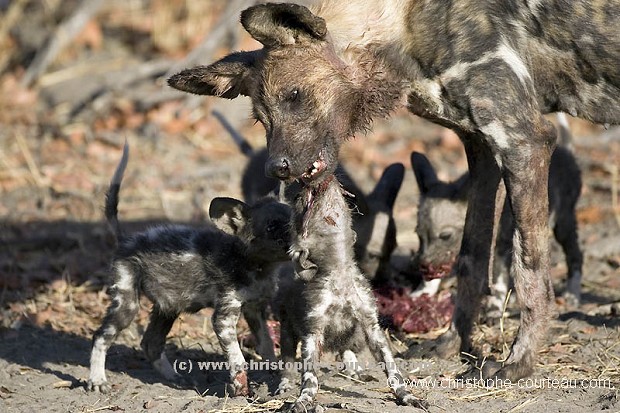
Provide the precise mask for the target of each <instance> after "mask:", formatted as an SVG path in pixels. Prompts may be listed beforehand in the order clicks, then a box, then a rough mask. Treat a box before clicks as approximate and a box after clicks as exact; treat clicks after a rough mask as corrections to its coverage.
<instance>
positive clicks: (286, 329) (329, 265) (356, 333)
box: [275, 175, 423, 412]
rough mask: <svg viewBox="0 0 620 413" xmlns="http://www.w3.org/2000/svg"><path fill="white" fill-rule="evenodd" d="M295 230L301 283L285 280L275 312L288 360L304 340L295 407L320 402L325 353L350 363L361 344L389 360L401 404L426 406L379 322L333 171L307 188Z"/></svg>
mask: <svg viewBox="0 0 620 413" xmlns="http://www.w3.org/2000/svg"><path fill="white" fill-rule="evenodd" d="M289 187H290V186H289ZM291 231H292V233H293V240H292V246H291V256H292V260H293V266H294V267H295V276H296V278H297V280H293V281H292V285H291V284H288V285H287V284H285V283H282V284H281V285H280V289H279V291H278V296H279V297H278V298H279V299H276V303H277V305H276V309H275V310H276V312H277V313H279V317H280V319H281V322H282V324H281V326H282V329H281V352H282V359H283V361H285V362H290V361H293V360H294V358H295V351H296V348H297V344H298V342H299V341H300V340H301V346H302V347H301V348H302V358H303V376H302V380H301V394H300V396H299V397H298V398H297V401H296V403H295V405H294V406H293V410H294V411H299V412H304V411H306V409H307V408H308V407H310V405H311V404H312V403H313V402H314V400H315V397H316V394H317V392H318V389H319V383H318V379H317V376H316V368H317V365H316V364H317V362H318V360H319V356H320V354H321V352H322V351H331V352H338V353H340V354H343V356H344V358H345V361H349V360H347V357H346V356H347V354H348V355H349V356H351V355H352V354H353V353H352V350H353V351H357V350H359V349H360V347H361V346H362V345H364V342H365V343H366V344H367V345H368V347H369V349H370V351H371V352H372V354H373V356H374V358H375V359H376V360H377V361H380V362H382V363H383V364H384V365H385V369H386V374H387V376H388V384H389V386H390V387H391V389H392V391H393V392H394V394H395V395H396V398H397V400H398V402H399V403H403V404H409V405H417V406H422V405H423V402H421V401H420V400H419V399H417V398H415V397H414V396H413V395H412V394H410V393H409V392H408V391H407V389H406V386H405V383H404V380H403V377H402V375H401V373H400V371H399V369H398V367H397V366H396V364H395V361H394V358H393V356H392V352H391V351H390V348H389V346H388V343H387V340H386V338H385V335H384V333H383V331H382V330H381V328H380V327H379V322H378V316H377V306H376V302H375V297H374V296H373V294H372V291H371V289H370V284H369V282H368V279H367V278H366V277H365V276H364V275H363V274H362V272H361V271H360V269H359V268H358V266H357V264H356V262H355V258H354V252H353V245H354V243H355V232H354V231H353V229H352V227H351V211H350V210H349V207H348V205H347V203H346V201H345V199H344V196H343V189H342V188H341V186H340V184H339V183H338V181H337V180H336V178H334V176H333V175H330V176H328V177H327V178H325V179H324V180H321V182H312V184H306V185H304V187H303V188H302V189H301V191H300V192H299V193H298V195H297V197H296V201H295V202H294V206H293V225H292V226H291ZM289 281H290V280H289ZM353 357H354V356H353ZM291 364H292V363H286V364H285V365H291ZM291 373H292V372H291V371H288V372H285V375H284V377H283V379H282V382H281V383H280V390H281V391H285V390H287V388H288V387H289V386H290V379H289V377H290V374H291Z"/></svg>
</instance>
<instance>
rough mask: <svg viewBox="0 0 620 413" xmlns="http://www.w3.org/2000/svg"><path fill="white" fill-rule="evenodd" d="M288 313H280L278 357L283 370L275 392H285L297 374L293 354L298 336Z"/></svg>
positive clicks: (297, 342) (290, 386)
mask: <svg viewBox="0 0 620 413" xmlns="http://www.w3.org/2000/svg"><path fill="white" fill-rule="evenodd" d="M288 317H290V315H287V314H286V313H282V314H281V315H280V358H281V359H282V363H283V364H284V370H283V371H282V372H281V374H282V379H281V380H280V384H279V385H278V390H277V393H278V394H280V393H286V392H287V391H289V390H291V389H292V388H293V382H294V380H295V376H296V375H297V373H298V372H297V369H296V368H295V355H296V354H297V344H299V337H297V335H296V334H295V331H294V329H293V327H292V326H291V325H290V324H289V323H290V320H288Z"/></svg>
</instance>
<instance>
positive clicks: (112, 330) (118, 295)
mask: <svg viewBox="0 0 620 413" xmlns="http://www.w3.org/2000/svg"><path fill="white" fill-rule="evenodd" d="M115 270H116V272H117V274H116V279H117V280H121V281H119V282H117V283H116V284H115V285H114V286H112V288H111V290H110V291H111V294H112V304H111V305H110V307H108V310H107V314H106V316H105V318H104V320H103V324H102V325H101V327H99V329H98V330H97V331H96V332H95V335H94V336H93V345H92V351H91V355H90V375H89V378H88V384H87V386H86V387H87V390H90V391H95V392H102V393H106V392H107V391H109V390H110V387H109V385H108V383H107V379H106V375H105V359H106V353H107V351H108V349H109V348H110V346H111V345H112V343H113V342H114V340H115V339H116V337H117V336H118V334H119V333H120V332H121V331H122V330H123V329H125V328H127V326H128V325H129V324H130V323H131V321H132V320H133V319H134V317H135V316H136V314H137V313H138V308H139V306H138V293H137V291H136V289H135V288H134V285H135V283H134V282H133V280H134V274H133V273H132V272H130V270H129V268H128V266H125V265H123V264H120V263H119V264H117V265H116V268H115Z"/></svg>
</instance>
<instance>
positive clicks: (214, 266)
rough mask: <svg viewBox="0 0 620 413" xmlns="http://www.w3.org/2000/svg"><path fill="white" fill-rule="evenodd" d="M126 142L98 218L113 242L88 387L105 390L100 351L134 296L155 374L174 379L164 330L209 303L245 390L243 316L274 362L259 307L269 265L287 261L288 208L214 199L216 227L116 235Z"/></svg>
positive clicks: (128, 314)
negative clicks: (145, 301) (142, 301)
mask: <svg viewBox="0 0 620 413" xmlns="http://www.w3.org/2000/svg"><path fill="white" fill-rule="evenodd" d="M128 150H129V149H128V146H127V145H125V148H124V150H123V157H122V158H121V161H120V163H119V165H118V167H117V169H116V172H115V173H114V177H113V179H112V183H111V184H110V188H109V189H108V192H107V195H106V203H105V216H106V218H107V221H108V223H109V224H110V226H111V227H112V229H113V231H114V234H115V235H116V238H117V240H118V249H117V251H116V255H115V258H114V260H113V262H112V272H113V275H114V284H113V285H112V288H111V296H112V303H111V304H110V307H109V308H108V311H107V315H106V317H105V319H104V320H103V323H102V325H101V327H100V328H99V329H98V330H97V331H96V332H95V334H94V337H93V346H92V352H91V358H90V377H89V380H88V385H87V387H88V389H89V390H94V391H102V392H105V391H107V390H108V389H109V385H108V383H107V380H106V375H105V359H106V353H107V350H108V348H109V347H110V345H111V344H112V342H113V341H114V339H115V338H116V337H117V336H118V334H119V333H120V332H121V330H123V329H125V328H127V326H129V324H130V323H131V321H132V320H133V319H134V318H135V316H136V314H137V313H138V309H139V296H140V295H144V296H146V297H148V298H149V300H151V302H152V303H153V309H152V310H151V316H150V321H149V325H148V327H147V329H146V332H145V333H144V337H143V339H142V343H141V344H142V348H143V349H144V352H145V353H146V357H147V359H148V360H149V361H150V362H151V363H152V364H153V367H154V368H155V369H156V370H157V371H159V372H160V373H161V374H162V376H164V377H165V378H166V379H168V380H176V379H178V378H179V377H178V376H177V374H176V372H175V370H174V369H173V366H172V364H171V363H170V362H169V361H168V358H167V357H166V353H165V351H164V345H165V343H166V335H167V334H168V333H169V332H170V329H171V328H172V325H173V323H174V321H175V320H176V319H177V317H178V316H179V315H180V314H181V313H185V312H196V311H198V310H200V309H202V308H204V307H207V306H209V307H214V310H215V311H214V313H213V317H212V322H213V330H214V331H215V334H216V335H217V338H218V340H219V342H220V344H221V346H222V349H223V350H224V352H225V353H226V356H227V361H228V363H229V368H230V378H231V384H232V387H233V389H232V393H233V394H235V395H247V394H248V393H249V387H248V380H247V372H246V371H245V369H244V365H245V359H244V357H243V354H242V353H241V348H240V347H239V343H238V341H237V321H238V320H239V316H240V314H241V313H243V315H244V317H245V319H246V321H247V322H248V325H249V326H250V329H251V330H252V333H253V334H254V336H255V337H256V339H257V346H256V347H257V351H258V352H259V353H260V354H261V356H262V357H263V358H265V359H270V360H274V359H275V355H274V352H273V342H272V340H271V337H270V335H269V331H268V330H267V325H266V323H265V321H266V315H265V309H266V306H267V305H268V303H269V301H270V297H271V295H272V294H273V292H274V290H275V281H276V280H275V279H274V276H275V275H274V273H273V270H274V267H275V266H277V265H278V264H279V263H280V262H282V261H286V260H287V259H288V253H287V251H288V248H289V244H290V234H289V230H288V229H289V221H290V212H291V209H290V207H289V206H287V205H284V204H281V203H279V202H277V201H276V200H275V199H274V198H266V199H262V200H260V201H257V202H256V203H254V204H253V205H252V206H250V205H247V204H245V203H243V202H241V201H238V200H236V199H232V198H215V199H213V201H212V202H211V205H210V206H209V216H210V217H211V220H212V221H213V222H214V223H215V226H216V227H217V228H214V227H212V226H205V227H204V228H200V229H198V228H193V227H187V226H181V225H160V226H156V227H153V228H150V229H149V230H147V231H144V232H139V233H136V234H131V235H127V236H123V235H122V234H121V232H120V229H119V224H118V218H117V206H118V194H119V190H120V185H121V181H122V178H123V173H124V170H125V167H126V166H127V160H128Z"/></svg>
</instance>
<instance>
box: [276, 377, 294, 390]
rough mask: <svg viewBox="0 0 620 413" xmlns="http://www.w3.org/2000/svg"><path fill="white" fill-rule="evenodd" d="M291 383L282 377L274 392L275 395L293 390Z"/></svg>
mask: <svg viewBox="0 0 620 413" xmlns="http://www.w3.org/2000/svg"><path fill="white" fill-rule="evenodd" d="M293 387H294V386H293V383H292V382H291V380H289V379H288V378H286V377H283V378H282V380H280V384H278V389H277V390H276V394H284V393H287V392H289V391H291V390H293Z"/></svg>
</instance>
